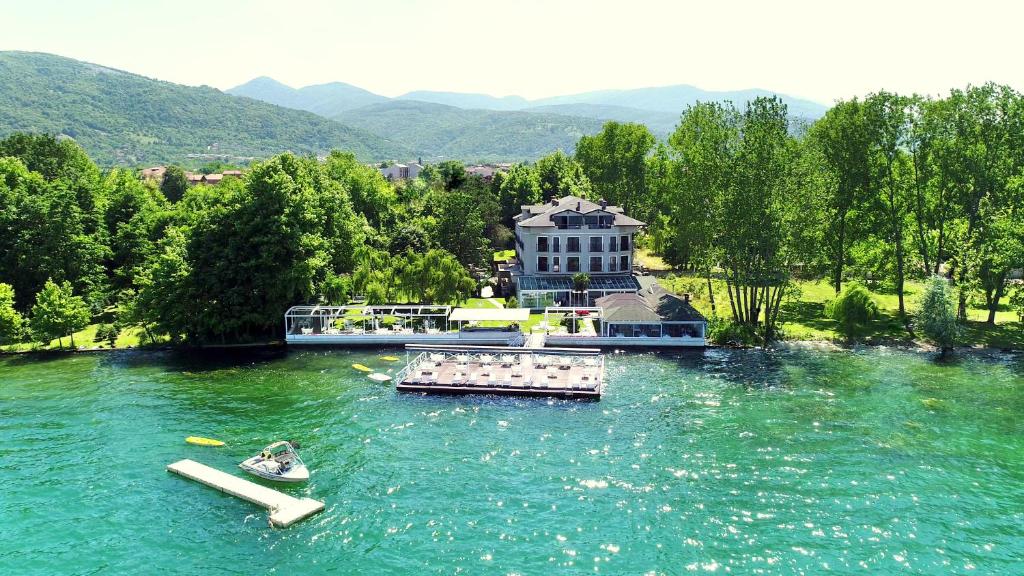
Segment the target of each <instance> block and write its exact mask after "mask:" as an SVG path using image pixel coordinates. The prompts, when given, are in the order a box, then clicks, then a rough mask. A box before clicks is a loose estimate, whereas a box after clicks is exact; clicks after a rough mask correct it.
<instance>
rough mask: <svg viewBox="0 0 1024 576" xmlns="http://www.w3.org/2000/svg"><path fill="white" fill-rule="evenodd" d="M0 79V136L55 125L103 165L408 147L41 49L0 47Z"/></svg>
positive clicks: (396, 152)
mask: <svg viewBox="0 0 1024 576" xmlns="http://www.w3.org/2000/svg"><path fill="white" fill-rule="evenodd" d="M0 86H2V87H3V88H2V90H0V136H5V135H7V134H10V133H11V132H16V131H29V132H48V133H53V134H63V135H65V136H69V137H71V138H74V139H75V140H76V141H77V142H78V143H79V144H81V145H82V147H83V148H85V150H86V151H87V152H88V153H89V155H90V156H92V157H93V159H94V160H96V161H97V162H98V163H100V164H103V165H115V164H122V165H135V164H140V163H152V164H155V163H161V162H180V161H183V160H185V159H186V158H187V156H188V155H190V154H210V155H221V156H225V157H228V158H246V157H263V156H270V155H273V154H276V153H278V152H282V151H286V150H291V151H293V152H296V153H322V152H326V151H328V150H330V149H332V148H338V149H343V150H349V151H352V152H354V153H355V154H356V155H357V156H359V157H361V158H363V159H366V160H378V159H388V158H398V157H408V156H409V152H408V150H406V149H405V148H404V147H402V146H400V145H396V144H394V143H392V142H388V141H387V140H385V139H384V138H381V137H380V136H376V135H373V134H370V133H368V132H365V131H362V130H359V129H355V128H351V127H348V126H344V125H342V124H340V123H338V122H334V121H332V120H328V119H326V118H323V117H321V116H318V115H315V114H312V113H309V112H302V111H298V110H292V109H289V108H282V107H280V106H273V105H271V104H267V103H264V102H258V101H256V100H251V99H245V98H236V97H234V96H230V95H227V94H224V93H223V92H221V91H219V90H216V89H214V88H209V87H205V86H204V87H190V86H182V85H178V84H172V83H170V82H162V81H159V80H153V79H150V78H146V77H143V76H138V75H135V74H130V73H127V72H122V71H120V70H114V69H111V68H105V67H103V66H97V65H95V64H88V63H85V62H80V61H77V60H72V59H70V58H64V57H60V56H54V55H50V54H40V53H30V52H0Z"/></svg>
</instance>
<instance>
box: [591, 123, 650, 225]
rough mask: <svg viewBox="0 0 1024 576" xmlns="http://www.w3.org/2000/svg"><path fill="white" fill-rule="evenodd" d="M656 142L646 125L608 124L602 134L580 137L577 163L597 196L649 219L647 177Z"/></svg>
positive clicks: (640, 217) (631, 213) (630, 212)
mask: <svg viewBox="0 0 1024 576" xmlns="http://www.w3.org/2000/svg"><path fill="white" fill-rule="evenodd" d="M654 143H655V139H654V135H653V134H651V131H650V130H648V129H647V127H646V126H644V125H643V124H632V123H627V124H620V123H618V122H607V123H605V125H604V127H603V128H602V129H601V131H600V132H599V133H597V134H595V135H593V136H583V137H581V138H580V141H579V144H577V145H576V160H577V161H578V162H579V164H580V166H581V167H582V168H583V173H584V174H586V176H587V178H588V179H589V180H590V183H591V185H592V187H593V193H594V195H595V196H599V197H601V198H604V199H605V200H607V201H608V202H610V203H611V204H615V205H618V206H621V207H622V209H623V210H624V211H625V212H626V214H629V215H631V216H634V217H636V218H639V219H641V220H646V219H649V218H651V216H652V215H653V210H654V205H653V202H652V198H651V197H650V194H649V191H648V187H647V185H648V179H647V176H646V170H647V156H648V155H649V154H650V152H651V150H652V149H653V148H654Z"/></svg>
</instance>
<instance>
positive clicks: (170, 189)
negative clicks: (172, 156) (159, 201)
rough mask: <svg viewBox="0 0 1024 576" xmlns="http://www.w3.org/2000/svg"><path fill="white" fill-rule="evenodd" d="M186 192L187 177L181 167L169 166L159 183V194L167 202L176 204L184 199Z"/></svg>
mask: <svg viewBox="0 0 1024 576" xmlns="http://www.w3.org/2000/svg"><path fill="white" fill-rule="evenodd" d="M186 191H188V176H185V171H184V170H182V168H181V166H177V165H174V164H172V165H170V166H168V167H167V170H166V171H165V172H164V178H163V180H161V181H160V192H162V193H163V195H164V198H166V199H167V200H168V201H169V202H177V201H178V200H181V199H182V198H184V197H185V192H186Z"/></svg>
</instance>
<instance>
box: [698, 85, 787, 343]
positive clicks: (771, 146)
mask: <svg viewBox="0 0 1024 576" xmlns="http://www.w3.org/2000/svg"><path fill="white" fill-rule="evenodd" d="M740 133H741V135H742V136H741V139H740V141H739V146H738V148H737V151H736V155H735V159H734V160H733V161H732V162H731V164H732V166H731V168H730V171H731V174H732V175H731V182H730V185H729V186H728V187H727V188H726V192H725V195H724V198H723V199H722V209H721V214H722V219H721V226H722V230H721V233H720V235H719V237H718V238H719V240H718V245H719V248H720V250H721V266H722V268H723V271H724V276H725V281H726V289H727V291H728V294H729V303H730V306H731V308H732V313H733V319H734V321H735V322H736V323H737V324H740V325H742V326H745V327H746V328H748V329H753V328H755V327H757V326H758V324H759V322H763V325H762V330H763V339H764V341H765V342H768V341H771V340H773V339H774V338H775V337H776V325H777V322H778V314H779V310H780V309H781V305H782V298H783V296H784V295H785V292H786V290H787V288H788V287H789V282H790V276H789V270H790V266H791V265H792V264H794V263H795V262H793V259H792V255H793V254H792V252H793V247H794V243H793V242H791V241H790V240H791V239H792V238H794V237H793V236H792V235H791V233H792V232H793V231H794V230H796V229H797V228H798V227H799V225H798V224H796V220H799V219H800V218H801V217H802V216H803V215H802V214H801V210H799V209H798V206H799V205H798V204H797V203H796V202H795V200H797V199H798V198H799V196H798V195H797V194H795V193H794V192H795V191H794V187H793V186H792V180H791V170H792V167H793V166H794V165H795V164H796V162H795V161H796V160H797V158H798V156H797V150H798V149H797V147H796V143H795V141H794V140H793V139H792V137H790V136H789V118H788V114H787V110H786V105H785V104H783V103H782V101H781V100H779V99H778V98H757V99H755V100H753V101H751V102H749V103H748V104H747V107H746V110H745V112H744V113H743V117H742V124H741V131H740Z"/></svg>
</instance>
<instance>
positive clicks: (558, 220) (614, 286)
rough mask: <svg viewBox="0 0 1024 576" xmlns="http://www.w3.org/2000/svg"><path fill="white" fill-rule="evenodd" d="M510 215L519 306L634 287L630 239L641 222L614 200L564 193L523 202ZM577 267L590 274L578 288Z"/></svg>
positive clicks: (583, 300)
mask: <svg viewBox="0 0 1024 576" xmlns="http://www.w3.org/2000/svg"><path fill="white" fill-rule="evenodd" d="M515 221H516V229H515V242H516V258H517V260H518V262H519V271H518V275H517V278H516V284H517V286H516V297H517V299H518V300H519V303H520V305H521V306H524V307H528V308H534V309H537V308H543V307H545V306H552V305H563V304H564V305H587V304H589V303H590V302H592V301H593V299H594V298H599V297H601V296H605V295H607V294H609V293H621V292H636V291H637V290H638V289H639V286H638V285H637V282H636V280H635V278H633V275H632V267H633V239H634V235H635V234H636V232H637V231H639V230H640V229H641V228H642V227H643V226H645V224H644V223H643V222H641V221H639V220H636V219H635V218H631V217H629V216H627V215H625V214H624V213H623V212H622V209H621V208H619V207H618V206H609V205H608V203H607V202H605V201H604V200H601V201H599V202H591V201H589V200H584V199H582V198H577V197H575V196H566V197H564V198H554V199H552V200H551V201H550V202H548V203H546V204H537V205H530V206H523V207H522V211H521V212H520V214H519V215H518V216H516V217H515ZM579 272H585V273H587V274H588V275H589V276H590V283H589V285H588V286H587V289H586V290H584V291H582V292H580V291H576V290H574V288H577V287H575V286H573V281H572V278H573V276H574V275H575V274H577V273H579ZM574 292H575V294H574Z"/></svg>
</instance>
